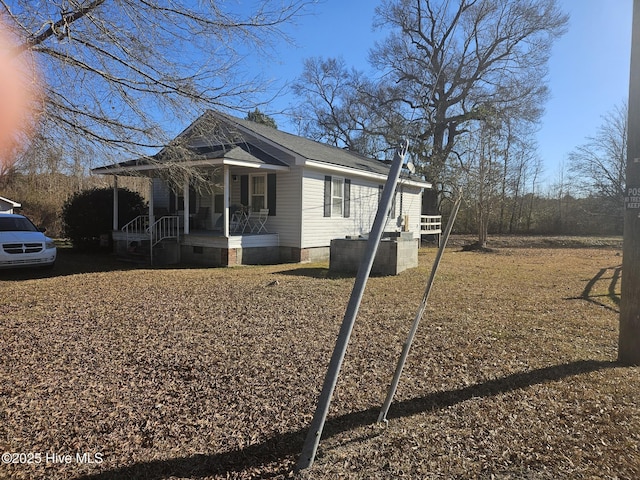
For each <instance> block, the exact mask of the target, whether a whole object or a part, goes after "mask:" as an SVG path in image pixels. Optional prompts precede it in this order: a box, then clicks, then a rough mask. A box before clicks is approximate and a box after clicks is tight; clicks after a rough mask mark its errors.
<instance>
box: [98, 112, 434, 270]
mask: <svg viewBox="0 0 640 480" xmlns="http://www.w3.org/2000/svg"><path fill="white" fill-rule="evenodd" d="M184 167H188V168H184ZM93 171H94V173H98V174H104V175H113V176H114V177H115V180H114V185H115V186H117V177H118V176H121V175H141V176H147V177H149V178H150V190H149V197H150V200H149V212H148V215H141V216H140V217H138V218H137V219H135V220H134V221H133V222H130V223H129V224H127V225H120V222H119V220H118V218H117V208H114V222H113V224H114V232H113V239H114V242H115V245H116V248H118V249H119V250H120V251H124V250H125V249H129V250H135V249H136V248H137V246H139V245H143V244H146V245H148V244H151V245H155V246H156V247H155V249H152V255H155V256H156V258H159V257H158V256H159V255H164V256H165V261H170V262H177V261H182V262H187V263H198V264H205V265H212V266H218V265H236V264H259V263H280V262H303V261H316V260H322V259H327V258H328V256H329V245H330V241H331V239H334V238H344V237H345V236H354V235H355V236H357V235H361V234H367V233H368V232H369V230H370V228H371V226H372V224H373V220H374V217H375V214H376V211H377V206H378V201H379V198H380V194H381V192H382V188H383V185H384V183H385V181H386V179H387V175H388V172H389V165H388V164H386V163H385V162H382V161H379V160H374V159H371V158H367V157H364V156H362V155H359V154H357V153H354V152H350V151H347V150H343V149H340V148H336V147H332V146H328V145H325V144H322V143H318V142H315V141H312V140H309V139H306V138H302V137H299V136H296V135H292V134H289V133H286V132H283V131H280V130H277V129H274V128H271V127H269V126H266V125H262V124H258V123H255V122H251V121H247V120H241V119H238V118H234V117H231V116H228V115H225V114H222V113H218V112H213V111H207V112H205V113H204V114H203V115H202V116H201V117H200V118H199V119H198V120H196V121H195V122H194V123H193V124H192V125H190V126H189V127H188V128H187V129H186V130H185V131H184V132H182V133H181V134H180V135H179V136H178V137H176V139H175V140H174V141H173V142H172V143H171V145H170V146H168V147H166V148H165V149H163V150H162V151H161V152H159V153H158V154H157V155H155V156H154V157H153V158H142V159H138V160H132V161H128V162H124V163H120V164H116V165H108V166H103V167H99V168H96V169H94V170H93ZM176 178H180V181H179V182H178V183H179V185H176ZM429 188H431V184H430V183H429V182H427V181H425V180H423V179H422V178H421V177H417V176H410V175H409V174H408V173H407V174H406V175H405V174H403V175H402V178H401V180H400V182H399V184H398V187H397V190H396V196H395V204H394V208H393V210H392V212H391V214H390V218H389V221H388V223H387V226H386V230H387V231H401V230H403V231H409V232H413V233H414V235H415V238H419V237H420V228H421V205H422V201H421V199H422V191H423V189H429ZM115 198H116V200H115V201H114V203H115V205H114V207H117V196H116V197H115ZM147 242H148V243H147ZM158 247H162V248H161V249H160V248H158Z"/></svg>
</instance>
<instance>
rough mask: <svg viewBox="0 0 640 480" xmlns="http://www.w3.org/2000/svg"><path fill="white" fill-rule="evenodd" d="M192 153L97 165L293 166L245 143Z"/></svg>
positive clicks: (114, 169)
mask: <svg viewBox="0 0 640 480" xmlns="http://www.w3.org/2000/svg"><path fill="white" fill-rule="evenodd" d="M190 152H191V154H190V155H189V157H188V158H185V159H183V160H177V161H176V160H174V161H169V160H167V158H166V155H164V150H163V151H162V152H160V153H158V154H156V155H154V156H152V157H142V158H138V159H135V160H128V161H126V162H121V163H117V164H113V165H105V166H102V167H97V168H94V169H93V170H92V171H93V172H94V173H97V174H103V175H115V174H120V175H122V174H125V175H126V174H135V173H142V172H151V171H153V170H159V169H162V168H167V167H169V166H172V165H175V164H180V165H184V166H186V167H207V166H211V167H215V166H221V165H230V166H237V167H247V168H261V169H266V170H288V169H289V167H288V166H287V165H286V164H285V163H283V162H281V161H280V160H278V159H277V158H275V157H273V156H271V155H268V154H266V153H264V152H262V151H260V150H258V149H256V148H252V147H251V146H250V145H248V144H243V145H225V146H222V145H219V146H213V147H211V146H208V147H196V148H191V149H190Z"/></svg>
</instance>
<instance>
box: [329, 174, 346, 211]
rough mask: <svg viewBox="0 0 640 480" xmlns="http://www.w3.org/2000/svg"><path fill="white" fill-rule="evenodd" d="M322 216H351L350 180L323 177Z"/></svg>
mask: <svg viewBox="0 0 640 480" xmlns="http://www.w3.org/2000/svg"><path fill="white" fill-rule="evenodd" d="M324 216H325V217H344V218H348V217H350V216H351V180H349V179H345V178H341V177H331V176H330V175H327V176H326V177H324Z"/></svg>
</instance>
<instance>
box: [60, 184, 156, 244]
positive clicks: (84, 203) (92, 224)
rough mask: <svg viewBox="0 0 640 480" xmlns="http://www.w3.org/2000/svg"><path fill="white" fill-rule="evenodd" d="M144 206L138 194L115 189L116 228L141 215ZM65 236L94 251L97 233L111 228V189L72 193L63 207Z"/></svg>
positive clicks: (101, 233) (98, 241)
mask: <svg viewBox="0 0 640 480" xmlns="http://www.w3.org/2000/svg"><path fill="white" fill-rule="evenodd" d="M145 207H146V204H145V201H144V199H143V198H142V197H141V196H140V194H138V193H136V192H132V191H131V190H127V189H123V188H121V189H118V222H119V225H118V228H121V227H122V226H123V225H124V224H126V223H128V222H130V221H131V220H133V219H134V218H135V217H137V216H138V215H140V214H141V213H142V212H143V211H144V209H145ZM62 220H63V223H64V231H65V234H66V236H67V237H68V238H69V239H70V240H71V243H73V246H74V247H75V248H78V249H82V250H97V249H99V247H100V235H103V234H107V233H110V232H111V229H112V228H113V189H112V188H93V189H91V190H84V191H82V192H78V193H75V194H74V195H73V196H71V197H70V198H69V200H67V202H66V203H65V204H64V206H63V207H62Z"/></svg>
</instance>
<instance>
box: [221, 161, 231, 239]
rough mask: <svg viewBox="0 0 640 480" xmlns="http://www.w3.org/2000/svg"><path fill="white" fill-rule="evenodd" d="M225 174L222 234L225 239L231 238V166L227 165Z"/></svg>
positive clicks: (224, 169)
mask: <svg viewBox="0 0 640 480" xmlns="http://www.w3.org/2000/svg"><path fill="white" fill-rule="evenodd" d="M223 172H224V190H223V194H224V195H223V198H224V208H223V209H222V215H223V218H222V234H223V235H224V236H225V237H227V238H228V237H229V194H230V192H229V166H228V165H225V166H224V167H223Z"/></svg>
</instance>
